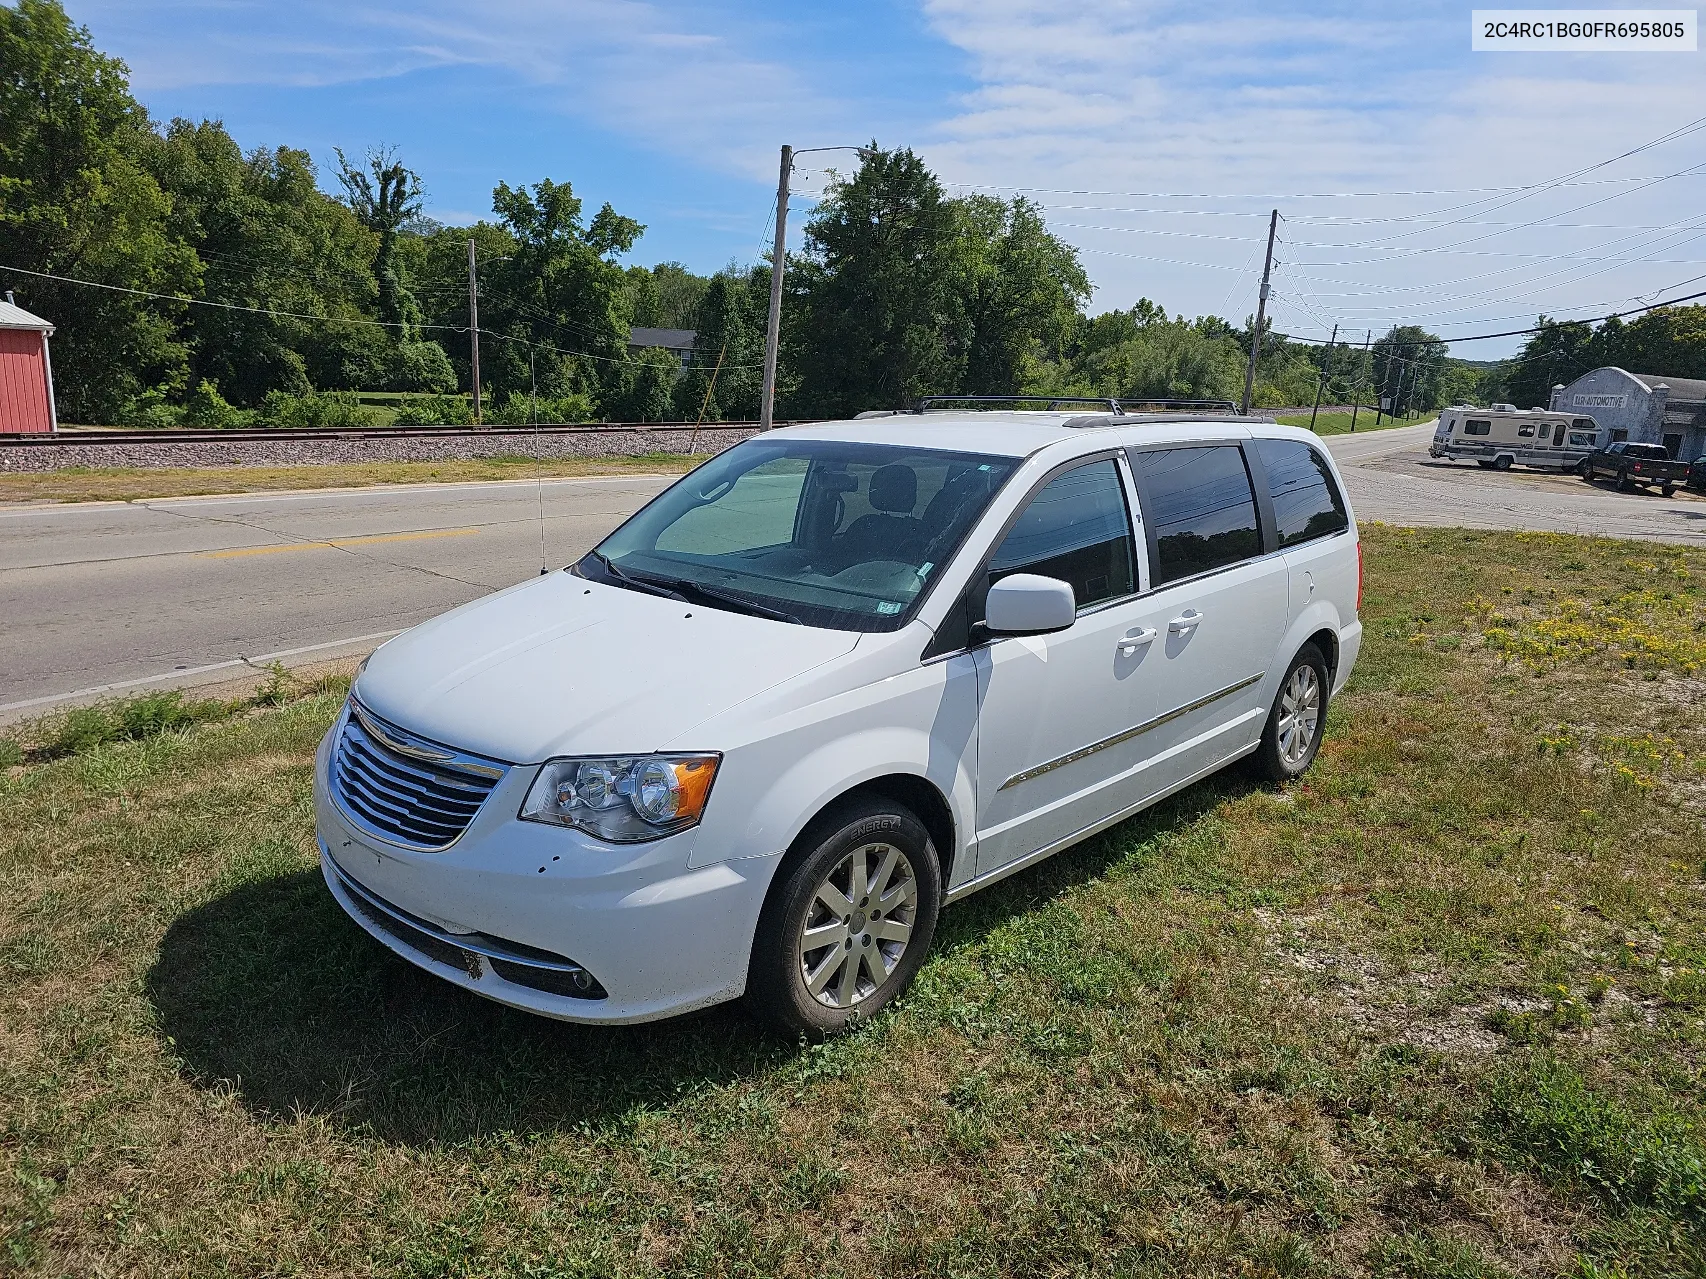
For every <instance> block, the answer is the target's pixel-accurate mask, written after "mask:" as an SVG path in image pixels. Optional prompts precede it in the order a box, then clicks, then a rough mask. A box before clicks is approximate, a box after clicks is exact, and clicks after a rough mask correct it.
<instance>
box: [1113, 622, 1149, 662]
mask: <svg viewBox="0 0 1706 1279" xmlns="http://www.w3.org/2000/svg"><path fill="white" fill-rule="evenodd" d="M1155 634H1156V632H1155V628H1154V627H1153V626H1144V627H1133V628H1132V629H1131V630H1129V631H1127V632H1126V633H1125V634H1124V635H1123V636H1121V637H1120V643H1119V654H1120V656H1121V657H1130V656H1131V655H1132V654H1133V653H1135V652H1137V650H1138V649H1140V648H1142V647H1143V646H1144V645H1145V644H1150V643H1153V642H1154V640H1155Z"/></svg>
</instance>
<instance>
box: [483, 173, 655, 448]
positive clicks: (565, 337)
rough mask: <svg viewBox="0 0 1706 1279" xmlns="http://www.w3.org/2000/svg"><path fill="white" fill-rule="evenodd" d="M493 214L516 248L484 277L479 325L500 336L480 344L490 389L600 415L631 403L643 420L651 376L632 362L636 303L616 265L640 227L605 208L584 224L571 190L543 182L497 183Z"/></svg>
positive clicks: (640, 363) (643, 366)
mask: <svg viewBox="0 0 1706 1279" xmlns="http://www.w3.org/2000/svg"><path fill="white" fill-rule="evenodd" d="M492 208H493V210H494V211H495V212H496V213H497V215H498V217H499V219H500V221H501V222H502V224H503V230H505V231H506V232H508V234H509V237H510V240H511V243H512V244H513V248H512V249H511V251H510V253H509V254H508V260H507V261H502V262H496V261H494V262H493V264H492V268H491V270H490V271H489V272H483V274H482V285H481V301H480V307H481V310H480V327H481V328H482V329H490V330H492V331H493V332H494V333H495V334H497V335H500V339H499V340H497V341H493V342H491V343H490V344H487V343H485V342H484V341H483V342H482V344H481V366H482V372H483V373H485V375H486V376H487V378H488V380H489V383H490V385H491V387H492V389H493V390H494V391H528V390H529V389H530V388H532V387H533V386H535V385H537V388H538V393H539V394H540V395H542V396H550V397H558V396H563V395H570V394H574V393H577V392H579V393H585V394H590V395H591V396H592V398H593V400H594V402H595V403H596V404H597V406H598V409H599V412H600V413H603V414H606V415H609V414H611V413H612V412H613V411H616V412H622V411H625V410H631V409H633V408H634V406H635V405H640V406H641V411H643V412H647V413H649V412H650V409H649V407H648V406H649V405H650V399H649V396H650V390H649V387H650V382H651V380H654V379H655V377H656V373H655V371H654V370H653V369H652V368H651V366H650V365H649V364H648V363H647V362H645V361H641V360H638V359H631V358H629V356H628V330H629V328H630V326H631V324H632V319H631V317H632V310H631V307H632V295H631V292H630V289H629V287H628V279H627V276H626V273H625V272H624V271H623V269H622V268H621V267H620V266H618V265H617V264H616V262H615V258H616V257H617V256H618V255H619V254H623V253H626V252H628V250H630V249H631V248H633V246H634V242H635V241H636V240H638V239H639V238H640V235H641V234H642V233H643V232H644V231H645V227H643V226H642V225H641V224H640V223H638V222H636V221H634V220H633V219H632V218H627V217H623V216H622V215H620V214H618V213H617V212H616V211H615V210H614V209H612V208H611V207H610V205H608V204H606V205H604V206H603V207H602V208H601V209H600V210H599V211H598V213H597V214H596V215H595V216H594V217H593V219H592V220H591V221H590V222H585V221H583V220H582V216H581V208H582V205H581V201H580V199H579V197H577V196H576V195H575V194H574V190H573V188H572V187H571V186H570V185H569V184H568V183H567V182H553V181H551V180H550V179H549V178H547V179H545V180H544V181H542V182H538V183H535V184H534V185H533V186H532V187H511V186H510V185H509V184H508V183H504V182H500V183H499V184H498V186H497V188H496V189H495V190H494V191H493V192H492ZM488 351H490V359H489V360H488V356H487V352H488ZM530 353H531V355H532V363H531V366H530V364H529V354H530ZM488 365H489V371H488ZM641 384H643V385H641Z"/></svg>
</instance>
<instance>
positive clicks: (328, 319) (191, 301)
mask: <svg viewBox="0 0 1706 1279" xmlns="http://www.w3.org/2000/svg"><path fill="white" fill-rule="evenodd" d="M0 271H11V272H14V273H15V274H18V275H29V276H34V277H35V278H36V279H38V280H55V281H58V282H59V283H61V284H81V285H83V286H84V287H86V288H91V289H105V290H107V291H108V292H110V293H128V294H130V295H131V296H133V297H142V298H152V299H154V300H155V301H159V302H181V303H184V304H185V305H187V306H209V307H217V308H218V309H220V310H222V311H243V312H247V313H248V314H251V315H268V316H272V317H274V318H276V319H285V320H313V321H316V322H318V323H321V324H359V325H366V326H368V327H370V328H381V329H419V330H422V331H426V330H432V331H434V332H439V333H467V332H468V331H469V328H468V326H467V325H465V324H463V325H456V324H408V323H401V322H396V321H390V320H369V319H364V318H359V317H354V316H351V317H347V318H346V317H343V316H335V315H310V314H307V313H306V312H301V311H280V310H278V309H276V308H274V307H265V306H243V305H240V304H238V303H236V302H212V301H209V300H208V299H206V298H187V297H183V296H182V295H180V294H176V293H153V292H150V291H149V290H147V289H131V288H126V287H124V286H123V285H119V284H103V283H101V282H100V281H99V280H79V279H77V278H76V277H74V276H69V275H54V274H52V273H50V272H47V271H32V270H30V269H29V268H28V267H21V266H6V265H4V264H0ZM474 331H475V332H477V333H479V334H480V336H481V337H491V338H497V339H498V340H499V341H501V342H521V343H524V344H526V345H528V346H535V347H542V348H543V349H545V350H547V351H555V352H556V353H557V354H558V355H572V356H575V357H577V358H579V359H583V360H600V361H602V362H604V363H606V364H642V363H644V361H642V360H635V359H628V358H620V357H615V356H609V355H594V354H593V353H592V352H590V351H571V350H569V349H568V348H567V347H561V346H554V345H552V344H551V343H549V342H540V341H538V340H536V339H534V338H525V337H520V336H518V335H516V334H513V333H500V332H497V331H496V330H493V329H481V328H476V329H475V330H474ZM724 367H725V368H740V369H755V368H758V367H759V366H758V365H756V364H741V365H725V366H724Z"/></svg>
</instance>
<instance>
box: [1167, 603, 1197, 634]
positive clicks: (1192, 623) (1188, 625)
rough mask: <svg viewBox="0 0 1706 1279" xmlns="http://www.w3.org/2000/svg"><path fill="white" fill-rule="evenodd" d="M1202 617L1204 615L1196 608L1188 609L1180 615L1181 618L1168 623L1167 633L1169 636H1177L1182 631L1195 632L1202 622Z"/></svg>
mask: <svg viewBox="0 0 1706 1279" xmlns="http://www.w3.org/2000/svg"><path fill="white" fill-rule="evenodd" d="M1202 616H1203V615H1202V614H1201V613H1200V612H1199V611H1198V610H1196V609H1194V608H1187V609H1186V610H1185V611H1184V612H1183V613H1180V614H1179V616H1177V617H1175V618H1174V619H1173V620H1172V621H1170V622H1168V623H1167V633H1168V634H1169V635H1177V634H1179V633H1180V632H1181V631H1194V630H1195V629H1196V628H1197V625H1198V624H1199V623H1200V622H1201V621H1202Z"/></svg>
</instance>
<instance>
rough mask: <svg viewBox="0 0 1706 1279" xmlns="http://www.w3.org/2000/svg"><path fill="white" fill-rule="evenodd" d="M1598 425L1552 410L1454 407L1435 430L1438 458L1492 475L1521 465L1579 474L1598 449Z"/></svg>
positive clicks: (1434, 452)
mask: <svg viewBox="0 0 1706 1279" xmlns="http://www.w3.org/2000/svg"><path fill="white" fill-rule="evenodd" d="M1599 438H1600V428H1599V423H1597V422H1595V421H1594V420H1593V419H1592V418H1591V417H1572V416H1571V415H1569V414H1567V413H1556V412H1552V411H1550V410H1547V409H1519V408H1517V407H1516V405H1514V404H1495V405H1493V407H1492V408H1490V409H1478V408H1475V407H1474V406H1473V405H1468V404H1455V405H1453V406H1452V407H1451V408H1449V409H1443V410H1441V412H1440V415H1439V425H1438V426H1437V427H1435V428H1434V439H1433V445H1432V446H1431V447H1430V448H1429V449H1428V452H1429V453H1430V454H1431V455H1433V456H1434V457H1448V458H1451V459H1452V460H1453V461H1456V460H1457V459H1458V458H1468V459H1472V460H1473V461H1475V462H1476V463H1478V464H1479V465H1481V466H1483V467H1486V468H1488V469H1490V470H1499V471H1508V470H1509V469H1510V468H1511V467H1512V466H1514V465H1515V464H1516V463H1518V462H1521V463H1522V464H1523V465H1524V466H1535V467H1541V468H1544V469H1546V470H1551V471H1576V472H1578V473H1579V472H1580V471H1581V470H1582V469H1583V468H1584V467H1585V466H1586V465H1587V460H1588V454H1590V453H1592V452H1593V451H1594V449H1596V448H1597V447H1599Z"/></svg>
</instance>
